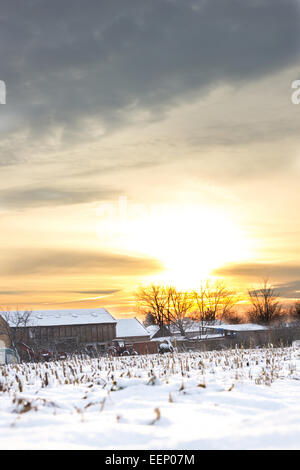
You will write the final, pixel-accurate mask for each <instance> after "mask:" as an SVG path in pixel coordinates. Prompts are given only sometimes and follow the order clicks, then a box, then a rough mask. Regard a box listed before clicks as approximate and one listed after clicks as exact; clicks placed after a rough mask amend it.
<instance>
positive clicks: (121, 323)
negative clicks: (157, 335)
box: [117, 318, 149, 338]
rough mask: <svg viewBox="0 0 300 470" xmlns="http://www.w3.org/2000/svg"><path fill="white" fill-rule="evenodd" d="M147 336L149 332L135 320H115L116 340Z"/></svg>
mask: <svg viewBox="0 0 300 470" xmlns="http://www.w3.org/2000/svg"><path fill="white" fill-rule="evenodd" d="M129 336H149V332H148V331H147V330H146V328H145V327H144V326H143V325H142V324H141V322H140V321H139V320H138V319H137V318H121V319H117V338H125V337H129Z"/></svg>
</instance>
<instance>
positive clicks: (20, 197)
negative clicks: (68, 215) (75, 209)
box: [0, 186, 121, 209]
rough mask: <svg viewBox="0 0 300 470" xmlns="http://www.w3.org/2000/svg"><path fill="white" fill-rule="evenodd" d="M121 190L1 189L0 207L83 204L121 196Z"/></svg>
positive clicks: (23, 207)
mask: <svg viewBox="0 0 300 470" xmlns="http://www.w3.org/2000/svg"><path fill="white" fill-rule="evenodd" d="M120 194H121V192H120V191H114V190H110V189H90V188H89V189H88V188H72V189H62V188H59V187H55V186H53V187H51V186H48V187H47V186H44V187H37V188H11V189H2V190H0V207H2V208H8V209H25V208H30V207H41V206H57V205H69V204H83V203H87V202H93V201H103V200H107V199H112V198H116V197H117V196H120Z"/></svg>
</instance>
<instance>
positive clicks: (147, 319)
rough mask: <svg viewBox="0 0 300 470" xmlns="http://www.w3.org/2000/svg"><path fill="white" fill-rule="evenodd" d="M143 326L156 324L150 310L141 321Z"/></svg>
mask: <svg viewBox="0 0 300 470" xmlns="http://www.w3.org/2000/svg"><path fill="white" fill-rule="evenodd" d="M143 324H144V326H150V325H156V323H155V317H154V316H153V314H152V313H151V312H148V313H146V316H145V320H144V321H143Z"/></svg>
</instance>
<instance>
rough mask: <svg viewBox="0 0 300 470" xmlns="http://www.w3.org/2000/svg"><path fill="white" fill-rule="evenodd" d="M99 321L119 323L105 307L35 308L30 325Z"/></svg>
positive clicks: (83, 323) (75, 323) (95, 322)
mask: <svg viewBox="0 0 300 470" xmlns="http://www.w3.org/2000/svg"><path fill="white" fill-rule="evenodd" d="M14 313H15V312H11V315H12V316H13V315H14ZM8 320H9V319H8ZM9 323H10V325H11V326H14V325H13V323H11V322H9ZM98 323H117V321H116V319H115V318H114V317H113V316H112V315H111V314H110V313H109V312H108V311H107V310H106V309H105V308H91V309H87V308H82V309H65V310H33V311H32V313H31V315H30V321H29V324H28V326H59V325H61V326H62V325H85V324H98Z"/></svg>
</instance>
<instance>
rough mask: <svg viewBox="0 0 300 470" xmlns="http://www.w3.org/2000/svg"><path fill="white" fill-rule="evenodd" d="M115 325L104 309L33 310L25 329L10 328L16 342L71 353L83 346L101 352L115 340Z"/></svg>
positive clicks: (13, 326) (12, 325) (115, 322)
mask: <svg viewBox="0 0 300 470" xmlns="http://www.w3.org/2000/svg"><path fill="white" fill-rule="evenodd" d="M12 315H13V312H12ZM6 319H7V321H8V323H9V317H8V318H6ZM116 325H117V321H116V320H115V318H114V317H113V316H112V315H111V314H110V313H109V312H108V311H107V310H106V309H104V308H96V309H71V310H41V311H32V312H31V315H30V319H29V322H28V324H27V325H26V326H23V327H22V328H20V327H18V328H16V327H15V324H14V323H13V322H12V323H11V324H10V327H11V329H12V330H14V329H16V330H17V331H16V332H15V343H18V342H22V343H25V344H28V345H31V346H32V347H43V348H47V349H49V350H50V351H51V350H56V351H59V350H61V351H74V350H79V349H80V348H81V347H82V346H83V345H84V346H85V347H90V348H95V349H96V350H97V351H102V350H104V349H105V347H106V345H107V344H108V343H110V342H111V341H112V340H113V339H114V338H115V337H116Z"/></svg>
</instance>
